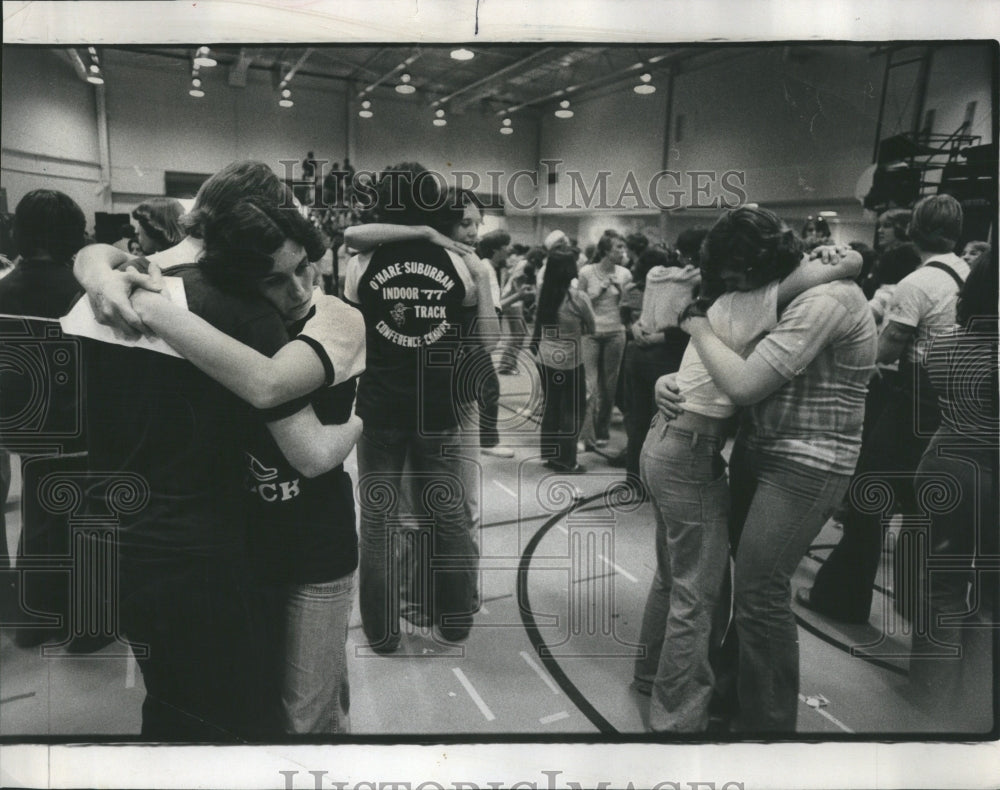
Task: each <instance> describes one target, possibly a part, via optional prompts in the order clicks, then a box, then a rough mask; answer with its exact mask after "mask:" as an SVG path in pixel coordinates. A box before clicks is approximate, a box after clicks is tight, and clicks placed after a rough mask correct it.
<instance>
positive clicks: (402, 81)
mask: <svg viewBox="0 0 1000 790" xmlns="http://www.w3.org/2000/svg"><path fill="white" fill-rule="evenodd" d="M416 90H417V89H416V88H414V87H413V86H412V85H410V75H409V74H401V75H400V77H399V85H397V86H396V93H407V94H409V93H413V92H415V91H416Z"/></svg>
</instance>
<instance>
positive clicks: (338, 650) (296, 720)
mask: <svg viewBox="0 0 1000 790" xmlns="http://www.w3.org/2000/svg"><path fill="white" fill-rule="evenodd" d="M282 598H283V599H284V600H283V603H284V618H283V619H284V622H283V624H282V625H283V627H282V629H281V632H282V637H283V638H282V640H281V643H280V646H279V649H280V650H281V656H280V659H279V660H280V667H281V677H282V682H281V692H280V693H281V722H282V728H283V729H284V731H285V732H286V733H291V734H305V733H315V734H335V733H348V732H350V731H351V720H350V717H349V713H350V706H351V692H350V686H349V684H348V680H347V626H348V623H349V622H350V619H351V606H352V604H353V602H354V574H353V573H352V574H348V575H347V576H342V577H341V578H339V579H334V580H333V581H329V582H321V583H318V584H287V585H282Z"/></svg>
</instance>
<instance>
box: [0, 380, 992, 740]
mask: <svg viewBox="0 0 1000 790" xmlns="http://www.w3.org/2000/svg"><path fill="white" fill-rule="evenodd" d="M501 385H502V391H503V396H502V401H501V437H502V441H503V443H504V444H505V445H507V446H510V447H511V448H512V449H513V450H514V452H515V457H514V458H512V459H504V458H494V457H490V456H486V455H484V456H482V459H481V470H482V473H481V476H480V486H481V493H480V501H481V502H482V526H481V532H480V547H481V553H482V562H481V571H482V575H481V597H482V604H483V606H482V610H481V612H480V614H478V615H477V617H476V625H475V627H474V628H473V631H472V634H471V635H470V637H469V639H468V640H467V641H466V642H464V643H462V644H461V645H454V644H449V643H446V642H443V641H440V639H439V638H437V637H436V635H435V632H434V631H432V630H431V629H426V628H420V627H417V626H413V625H411V624H409V623H408V622H406V621H405V620H404V621H402V625H403V629H404V639H403V642H402V645H401V647H400V650H399V651H398V652H397V653H396V654H393V655H392V656H377V655H374V654H372V653H371V652H370V651H369V650H368V649H367V647H366V643H365V640H364V636H363V633H362V631H361V626H360V617H359V615H358V613H357V609H356V607H355V613H354V617H353V621H352V625H351V628H350V632H349V637H348V641H349V651H350V655H351V657H352V658H351V662H350V682H351V726H352V732H353V733H354V734H356V735H361V736H365V735H386V736H393V735H420V736H425V735H429V734H441V735H444V736H448V735H470V734H472V735H480V734H482V735H484V736H486V737H487V738H489V736H491V735H500V734H505V735H509V734H524V735H541V736H551V737H558V736H566V735H569V736H572V735H578V736H583V737H601V736H602V735H605V736H607V735H610V736H614V735H616V734H621V735H626V736H627V735H629V734H639V733H643V732H644V731H645V728H644V721H645V718H646V715H647V709H648V698H646V697H643V696H642V695H640V694H638V693H637V692H636V691H634V690H633V689H632V688H631V686H630V683H631V680H632V662H633V656H634V655H635V650H636V642H637V640H638V632H639V623H640V620H641V617H642V610H643V605H644V603H645V598H646V592H647V590H648V588H649V584H650V580H651V579H652V576H653V572H654V563H655V559H654V553H653V518H652V514H651V512H650V505H649V504H648V503H646V504H638V505H633V504H628V503H627V502H626V501H625V500H623V499H622V498H621V497H620V496H618V494H619V493H620V490H619V489H618V488H616V485H615V484H616V483H620V481H621V480H622V477H623V471H622V470H621V469H616V468H612V467H611V466H610V465H609V464H608V463H607V460H606V458H604V457H601V456H598V455H596V454H593V453H586V454H583V455H581V457H580V460H581V462H583V463H584V464H586V465H587V467H588V470H589V471H588V472H587V473H586V474H583V475H576V476H566V475H560V474H555V473H552V472H550V471H549V470H547V469H546V468H545V467H544V466H542V464H541V461H540V460H539V458H538V449H537V430H536V427H535V422H534V421H533V420H532V418H531V417H530V412H531V411H532V408H531V407H532V404H531V403H530V402H529V401H530V399H531V397H532V396H531V395H530V393H531V392H532V391H533V382H532V381H531V380H530V379H529V376H528V375H527V373H523V372H522V373H520V374H518V375H514V376H502V377H501ZM623 446H624V433H623V430H622V428H621V426H620V425H616V426H614V427H613V429H612V440H611V444H610V445H609V447H608V448H607V449H606V450H605V451H604V452H606V453H607V454H608V455H609V456H612V455H614V454H615V453H616V452H617V451H619V450H620V449H621V448H622V447H623ZM348 466H349V468H350V470H351V473H352V476H354V478H355V479H357V478H356V467H355V465H354V459H353V456H352V458H351V460H350V461H349V463H348ZM18 492H19V483H18V477H17V474H16V473H15V484H14V487H13V489H12V496H11V501H9V502H8V504H7V523H8V540H10V541H11V544H12V545H11V548H12V549H13V547H14V546H16V540H17V534H18V532H19V530H20V518H21V517H20V507H19V498H18V496H17V494H18ZM838 530H839V527H838V525H836V524H834V523H832V522H831V523H828V524H827V525H826V526H825V527H824V529H823V531H822V533H821V534H820V536H819V537H818V538H817V541H816V543H815V545H814V548H813V549H812V550H811V551H810V552H809V554H808V555H807V556H806V558H804V559H803V561H802V563H801V565H800V567H799V569H798V571H797V573H796V576H795V578H794V579H793V582H792V586H793V589H796V588H797V587H799V586H809V584H810V583H811V580H812V577H813V575H814V574H815V572H816V570H817V568H818V567H819V565H820V563H821V562H822V559H823V557H824V556H825V554H826V553H827V551H828V549H829V546H830V545H831V544H835V543H836V541H837V540H838V539H839V531H838ZM885 578H886V576H885V574H884V573H881V572H880V580H879V587H880V589H881V590H884V589H885V587H886V583H885ZM796 615H797V618H798V620H799V624H800V629H799V636H800V665H801V688H800V691H801V693H800V696H799V699H800V703H799V715H798V731H799V732H800V733H802V735H803V737H804V738H824V737H827V736H830V735H844V734H851V733H856V734H859V735H867V734H872V735H875V734H878V735H883V736H898V737H902V738H908V737H910V736H911V735H912V737H913V738H914V739H916V738H917V737H918V736H920V735H928V734H935V735H938V736H948V735H966V736H967V737H973V738H974V737H975V735H976V734H981V733H982V734H985V733H986V732H987V731H989V730H990V729H991V728H992V727H993V716H994V710H993V694H992V689H993V688H994V686H993V684H992V682H985V683H984V688H985V689H987V690H988V691H987V692H986V693H983V694H980V695H977V696H976V697H975V701H974V703H973V704H972V705H970V706H968V707H967V708H966V709H965V710H964V711H963V712H962V714H961V715H960V716H959V717H954V716H951V715H948V714H945V713H944V712H942V711H941V710H933V709H932V710H928V709H926V706H925V705H924V704H923V702H924V701H923V700H921V699H920V698H919V697H916V696H914V695H913V694H912V693H911V691H910V688H909V686H908V683H907V677H906V666H907V658H906V656H907V654H908V637H909V624H908V623H906V622H905V621H899V620H897V619H896V616H895V614H894V613H893V611H892V606H891V602H890V601H889V599H888V598H887V596H886V594H884V593H883V592H881V591H880V592H877V593H876V604H875V606H873V615H872V618H871V620H870V622H869V623H868V624H866V625H857V626H846V625H841V624H837V623H833V622H831V621H829V620H826V619H825V618H822V617H820V616H818V615H815V614H813V613H811V612H809V611H805V610H802V609H800V608H798V607H797V606H796ZM993 636H994V635H993V632H992V631H986V630H985V629H984V632H983V639H982V640H981V644H980V645H978V646H977V648H976V650H977V654H976V655H975V656H970V657H969V660H970V661H975V662H976V666H977V667H981V675H982V677H985V678H990V677H992V672H993V652H994V651H993V647H992V645H993ZM852 651H853V652H852ZM858 652H861V653H863V654H864V655H863V656H862V655H857V653H858ZM142 699H143V691H142V677H141V674H140V673H139V672H138V671H137V669H136V666H135V663H134V661H133V660H132V658H131V656H130V654H129V653H128V650H127V648H124V646H122V645H119V644H111V645H108V646H106V647H105V648H103V649H102V650H100V651H98V652H96V653H91V654H82V655H75V654H74V655H71V654H68V653H66V652H65V651H63V650H61V649H55V650H53V649H52V648H51V647H50V648H49V649H48V650H47V651H46V650H45V648H44V647H42V646H38V647H31V648H22V647H19V646H18V645H17V644H15V642H14V640H13V638H12V635H11V633H10V631H9V630H0V737H5V738H13V739H18V740H20V739H24V740H30V739H31V737H32V736H63V737H68V738H73V737H75V736H85V735H86V736H96V737H97V738H98V739H101V738H105V737H106V738H110V737H111V736H115V735H123V736H127V735H134V734H137V733H138V732H139V725H140V708H141V704H142ZM401 700H405V704H400V701H401Z"/></svg>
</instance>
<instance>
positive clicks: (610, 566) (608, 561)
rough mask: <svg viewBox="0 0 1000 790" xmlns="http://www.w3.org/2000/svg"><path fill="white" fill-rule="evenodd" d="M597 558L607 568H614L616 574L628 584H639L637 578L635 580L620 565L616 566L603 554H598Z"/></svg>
mask: <svg viewBox="0 0 1000 790" xmlns="http://www.w3.org/2000/svg"><path fill="white" fill-rule="evenodd" d="M597 557H598V559H600V560H602V561H603V562H604V564H605V565H607V566H608V567H609V568H614V569H615V571H616V572H617V573H620V574H621V575H622V576H624V577H625V578H626V579H628V580H629V581H630V582H634V583H635V584H638V583H639V580H638V579H637V578H635V576H633V575H632V574H631V573H629V572H628V571H627V570H625V569H624V568H623V567H622V566H621V565H616V564H615V563H613V562H612V561H611V560H609V559H608V558H607V557H605V556H604V555H603V554H598V555H597Z"/></svg>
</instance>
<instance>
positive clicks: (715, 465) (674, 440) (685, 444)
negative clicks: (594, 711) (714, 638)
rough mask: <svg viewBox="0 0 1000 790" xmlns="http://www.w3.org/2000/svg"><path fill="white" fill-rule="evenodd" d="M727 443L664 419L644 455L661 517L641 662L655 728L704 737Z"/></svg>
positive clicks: (723, 551)
mask: <svg viewBox="0 0 1000 790" xmlns="http://www.w3.org/2000/svg"><path fill="white" fill-rule="evenodd" d="M724 444H725V438H724V436H709V435H705V434H698V433H694V432H691V431H685V430H679V429H677V428H674V427H671V426H670V424H669V423H667V424H666V425H664V424H663V422H662V419H661V418H660V417H659V416H657V417H655V418H654V419H653V424H652V427H651V428H650V430H649V434H648V435H647V437H646V442H645V444H644V445H643V448H642V457H641V462H640V463H641V469H642V480H643V482H644V483H645V484H646V488H647V490H648V491H649V492H650V496H651V497H652V499H653V514H654V515H655V517H656V574H655V575H654V577H653V583H652V586H651V587H650V589H649V595H648V597H647V599H646V609H645V611H644V612H643V616H642V629H641V631H640V637H639V642H640V644H642V645H644V646H645V650H646V652H645V656H640V657H639V658H638V659H637V660H636V663H635V676H636V679H637V680H638V681H639V682H640V683H643V682H651V683H652V700H651V702H650V708H649V726H650V729H652V730H656V731H666V732H702V731H704V730H705V729H706V727H707V726H708V703H709V701H710V700H711V697H712V687H713V682H714V675H713V672H712V668H711V666H710V665H709V660H708V652H709V638H710V632H711V625H712V614H713V611H714V609H715V606H716V602H717V599H718V596H719V591H720V588H721V585H722V578H723V574H724V573H725V570H726V568H727V567H728V565H729V532H728V528H729V485H728V483H727V481H726V463H725V461H724V460H723V459H722V455H721V450H722V447H723V445H724Z"/></svg>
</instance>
